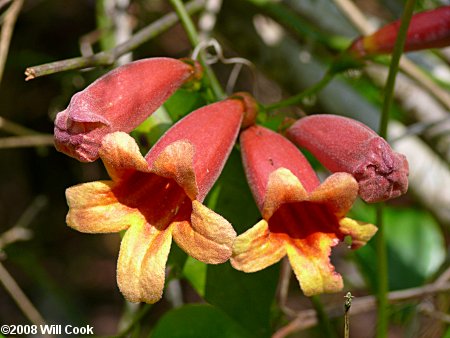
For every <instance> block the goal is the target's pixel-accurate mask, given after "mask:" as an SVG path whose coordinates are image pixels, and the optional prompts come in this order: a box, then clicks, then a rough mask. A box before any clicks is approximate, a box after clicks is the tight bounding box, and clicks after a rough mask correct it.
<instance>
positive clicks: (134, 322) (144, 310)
mask: <svg viewBox="0 0 450 338" xmlns="http://www.w3.org/2000/svg"><path fill="white" fill-rule="evenodd" d="M151 308H152V304H144V305H142V307H141V308H140V309H139V310H138V311H137V312H136V313H135V314H134V316H133V319H132V321H131V323H130V325H128V326H127V328H125V329H124V330H123V331H122V332H120V333H119V334H117V335H116V336H114V338H124V337H127V336H128V335H129V333H130V332H131V331H133V330H134V329H135V327H136V326H137V325H138V324H139V322H140V320H141V319H142V318H143V317H144V316H145V315H146V314H147V313H148V312H149V311H150V309H151Z"/></svg>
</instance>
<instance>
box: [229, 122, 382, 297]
mask: <svg viewBox="0 0 450 338" xmlns="http://www.w3.org/2000/svg"><path fill="white" fill-rule="evenodd" d="M241 153H242V157H243V162H244V164H245V166H244V168H245V171H246V175H247V178H248V181H249V184H250V187H251V190H252V192H253V195H254V197H255V200H256V201H257V204H258V205H259V207H260V209H261V213H262V215H263V218H264V219H263V220H262V221H260V222H259V223H258V224H257V225H255V226H254V227H253V228H251V229H249V230H247V231H246V232H245V233H243V234H242V235H240V236H238V237H237V238H236V241H235V243H234V245H233V256H232V258H231V264H232V265H233V266H234V267H235V268H236V269H238V270H242V271H245V272H253V271H258V270H261V269H263V268H265V267H267V266H269V265H271V264H274V263H276V262H278V261H279V260H280V259H281V258H282V257H284V256H285V255H287V256H288V257H289V261H290V263H291V265H292V268H293V270H294V272H295V275H296V276H297V279H298V280H299V283H300V286H301V288H302V290H303V292H304V293H305V295H308V296H310V295H315V294H319V293H323V292H336V291H339V290H340V289H341V288H342V286H343V281H342V277H341V276H340V275H339V274H338V273H337V272H335V269H334V266H333V265H332V264H331V262H330V258H329V256H330V253H331V248H332V247H333V246H335V245H337V244H338V243H339V242H340V241H343V240H344V238H345V236H351V237H352V239H354V242H353V243H354V246H353V247H354V248H356V247H359V246H361V245H363V244H365V242H367V241H368V240H369V239H370V238H371V236H373V234H374V233H375V232H376V227H375V226H373V225H371V224H364V223H360V222H356V221H353V220H350V219H348V218H345V214H346V213H347V212H348V210H349V209H350V208H351V206H352V204H353V202H354V200H355V199H356V197H357V192H358V184H357V182H356V181H355V179H354V178H353V177H352V176H351V175H350V174H347V173H338V174H334V175H332V176H330V177H329V178H328V179H327V180H325V182H324V183H322V184H320V183H319V180H318V178H317V176H316V175H315V173H314V171H313V170H312V168H311V166H310V165H309V163H308V162H307V161H306V159H305V158H304V157H303V155H302V154H301V152H300V151H299V150H298V149H297V148H296V147H295V146H294V145H293V144H292V143H290V142H289V141H288V140H287V139H285V138H284V137H282V136H281V135H279V134H277V133H275V132H273V131H270V130H268V129H265V128H263V127H259V126H254V127H250V128H249V129H247V130H245V131H244V132H242V134H241ZM359 227H364V229H359Z"/></svg>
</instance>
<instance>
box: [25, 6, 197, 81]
mask: <svg viewBox="0 0 450 338" xmlns="http://www.w3.org/2000/svg"><path fill="white" fill-rule="evenodd" d="M204 3H205V1H204V0H192V1H190V2H189V3H187V4H186V10H187V11H188V13H189V14H194V13H196V12H198V11H199V10H200V9H202V8H203V6H204ZM178 20H179V19H178V16H177V15H176V14H175V13H173V12H172V13H169V14H167V15H165V16H163V17H162V18H161V19H159V20H157V21H155V22H153V23H151V24H150V25H148V26H147V27H145V28H143V29H141V30H140V31H138V32H137V33H136V34H134V35H133V36H132V37H131V38H130V39H129V40H128V41H126V42H124V43H121V44H119V45H117V46H116V47H114V48H112V49H109V50H107V51H103V52H99V53H96V54H93V55H91V56H86V57H76V58H72V59H66V60H60V61H55V62H50V63H46V64H43V65H38V66H33V67H29V68H27V69H26V70H25V75H26V76H27V77H26V79H25V80H26V81H28V80H32V79H35V78H37V77H40V76H45V75H50V74H54V73H58V72H63V71H67V70H74V69H83V68H88V67H94V66H110V65H112V64H113V63H114V62H115V60H117V58H118V57H119V56H122V55H124V54H126V53H128V52H130V51H132V50H134V49H136V48H137V47H139V46H140V45H142V44H143V43H144V42H147V41H148V40H150V39H151V38H153V37H155V36H157V35H159V34H161V33H163V32H165V31H166V30H168V29H169V28H170V27H172V26H173V25H175V24H176V23H177V22H178Z"/></svg>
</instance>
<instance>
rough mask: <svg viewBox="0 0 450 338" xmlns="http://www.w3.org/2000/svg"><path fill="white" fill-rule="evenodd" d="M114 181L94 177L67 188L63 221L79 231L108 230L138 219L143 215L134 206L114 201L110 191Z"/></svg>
mask: <svg viewBox="0 0 450 338" xmlns="http://www.w3.org/2000/svg"><path fill="white" fill-rule="evenodd" d="M114 185H115V183H113V182H111V181H97V182H91V183H84V184H79V185H76V186H73V187H71V188H68V189H67V190H66V198H67V204H68V205H69V213H68V214H67V218H66V221H67V224H68V225H69V226H70V227H72V228H74V229H75V230H78V231H81V232H87V233H109V232H118V231H121V230H124V229H127V228H128V227H129V226H130V225H132V224H139V223H142V222H143V221H144V218H143V217H142V215H141V214H140V213H139V212H138V211H137V210H136V209H132V208H129V207H127V206H125V205H123V204H121V203H119V202H118V201H117V198H116V197H115V196H114V194H113V193H112V191H111V189H112V188H113V187H114Z"/></svg>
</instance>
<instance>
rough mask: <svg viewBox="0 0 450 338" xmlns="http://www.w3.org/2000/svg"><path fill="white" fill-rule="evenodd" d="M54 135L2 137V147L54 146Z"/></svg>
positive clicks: (0, 140) (0, 147) (0, 145)
mask: <svg viewBox="0 0 450 338" xmlns="http://www.w3.org/2000/svg"><path fill="white" fill-rule="evenodd" d="M52 145H53V135H51V134H42V135H29V136H11V137H3V138H0V149H5V148H24V147H41V146H52Z"/></svg>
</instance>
